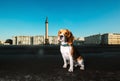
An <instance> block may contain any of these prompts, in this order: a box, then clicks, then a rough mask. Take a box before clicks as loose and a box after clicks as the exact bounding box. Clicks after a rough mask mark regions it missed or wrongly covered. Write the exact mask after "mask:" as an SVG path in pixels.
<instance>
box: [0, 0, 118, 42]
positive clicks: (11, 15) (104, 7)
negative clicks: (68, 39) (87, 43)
mask: <svg viewBox="0 0 120 81" xmlns="http://www.w3.org/2000/svg"><path fill="white" fill-rule="evenodd" d="M46 16H47V17H48V21H49V35H54V36H56V35H57V32H58V30H59V29H61V28H67V29H69V30H71V31H72V33H73V35H74V36H75V37H85V36H89V35H93V34H99V33H101V34H103V33H120V0H0V40H6V39H9V38H12V36H16V35H29V36H35V35H44V33H45V19H46Z"/></svg>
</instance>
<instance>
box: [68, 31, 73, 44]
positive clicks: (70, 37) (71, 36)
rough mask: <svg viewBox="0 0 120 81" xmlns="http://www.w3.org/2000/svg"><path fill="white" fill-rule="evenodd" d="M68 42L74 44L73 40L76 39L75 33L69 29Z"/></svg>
mask: <svg viewBox="0 0 120 81" xmlns="http://www.w3.org/2000/svg"><path fill="white" fill-rule="evenodd" d="M67 40H68V44H69V45H72V44H73V41H74V36H73V34H72V33H71V32H70V31H69V35H68V39H67Z"/></svg>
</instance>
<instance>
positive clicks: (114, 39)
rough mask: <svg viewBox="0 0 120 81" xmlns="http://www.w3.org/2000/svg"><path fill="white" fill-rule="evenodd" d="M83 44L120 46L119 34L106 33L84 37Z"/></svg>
mask: <svg viewBox="0 0 120 81" xmlns="http://www.w3.org/2000/svg"><path fill="white" fill-rule="evenodd" d="M85 44H107V45H113V44H116V45H117V44H120V34H119V33H106V34H102V35H101V34H96V35H91V36H88V37H85Z"/></svg>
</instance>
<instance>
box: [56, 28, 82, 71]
mask: <svg viewBox="0 0 120 81" xmlns="http://www.w3.org/2000/svg"><path fill="white" fill-rule="evenodd" d="M58 41H60V44H61V45H60V52H61V54H62V58H63V61H64V65H63V68H67V65H68V64H70V67H69V69H68V71H69V72H73V69H74V66H75V67H76V66H78V65H79V66H80V69H81V70H84V60H83V58H82V57H81V56H80V55H78V54H76V52H75V50H74V47H73V41H74V36H73V35H72V33H71V32H70V31H69V30H68V29H61V30H59V32H58Z"/></svg>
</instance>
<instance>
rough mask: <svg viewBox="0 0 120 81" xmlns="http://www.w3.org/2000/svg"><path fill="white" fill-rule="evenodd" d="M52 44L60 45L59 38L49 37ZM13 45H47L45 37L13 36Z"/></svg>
mask: <svg viewBox="0 0 120 81" xmlns="http://www.w3.org/2000/svg"><path fill="white" fill-rule="evenodd" d="M48 38H49V43H50V44H58V40H57V36H48ZM12 40H13V45H40V44H45V37H44V36H42V35H41V36H13V37H12Z"/></svg>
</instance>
